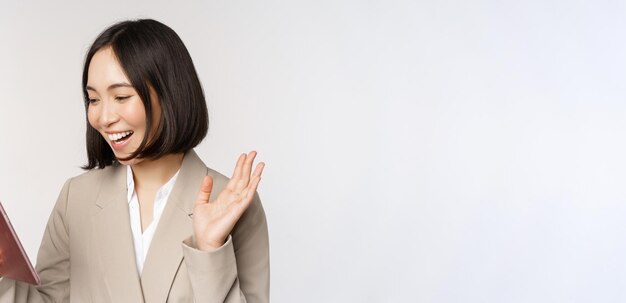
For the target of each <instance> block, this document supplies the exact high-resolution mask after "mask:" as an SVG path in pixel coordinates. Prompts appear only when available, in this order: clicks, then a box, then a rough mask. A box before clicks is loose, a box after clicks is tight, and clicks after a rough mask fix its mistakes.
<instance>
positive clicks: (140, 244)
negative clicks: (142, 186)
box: [126, 165, 180, 275]
mask: <svg viewBox="0 0 626 303" xmlns="http://www.w3.org/2000/svg"><path fill="white" fill-rule="evenodd" d="M126 167H127V169H126V184H127V185H128V187H127V188H128V208H129V211H130V228H131V231H132V233H133V242H134V243H135V260H136V263H137V271H138V272H139V275H141V272H142V271H143V264H144V262H145V261H146V256H147V255H148V249H149V248H150V243H151V242H152V238H153V237H154V232H155V230H156V228H157V226H158V225H159V220H160V219H161V215H162V214H163V210H164V209H165V204H166V203H167V199H168V198H169V196H170V193H171V192H172V188H173V187H174V183H176V178H177V177H178V173H179V172H180V170H178V171H177V172H176V174H174V176H173V177H172V178H171V179H170V180H169V181H167V182H166V183H165V184H164V185H163V186H162V187H161V188H160V189H159V191H158V192H157V193H156V196H155V198H154V210H153V213H152V222H151V223H150V225H149V226H148V228H146V230H144V232H143V233H142V232H141V213H140V210H139V200H138V199H137V193H136V192H135V180H134V179H133V171H132V169H131V168H130V165H127V166H126Z"/></svg>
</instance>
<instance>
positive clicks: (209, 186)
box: [196, 176, 213, 204]
mask: <svg viewBox="0 0 626 303" xmlns="http://www.w3.org/2000/svg"><path fill="white" fill-rule="evenodd" d="M211 191H213V177H211V176H205V177H204V179H202V184H201V185H200V192H199V193H198V198H197V199H196V204H207V203H209V199H210V198H211Z"/></svg>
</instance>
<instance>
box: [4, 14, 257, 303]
mask: <svg viewBox="0 0 626 303" xmlns="http://www.w3.org/2000/svg"><path fill="white" fill-rule="evenodd" d="M83 87H84V91H83V93H84V99H85V100H84V102H85V109H86V115H87V123H88V126H87V134H86V143H87V153H88V163H87V165H85V167H84V168H85V169H86V170H88V171H87V172H86V173H84V174H82V175H80V176H77V177H74V178H71V179H69V180H68V181H67V182H66V183H65V185H64V187H63V189H62V191H61V194H60V196H59V198H58V200H57V203H56V205H55V208H54V210H53V212H52V214H51V216H50V220H49V222H48V227H47V229H46V231H45V234H44V238H43V240H42V244H41V248H40V251H39V254H38V259H37V266H36V268H37V271H38V273H39V275H40V277H41V281H42V283H41V285H38V286H32V285H27V284H24V283H22V282H17V281H13V280H10V279H8V278H0V279H1V280H0V302H69V301H71V302H92V301H96V302H157V301H158V302H191V301H195V302H268V301H269V248H268V235H267V223H266V219H265V213H264V211H263V207H262V206H261V202H260V200H259V197H258V195H257V194H256V189H257V187H258V185H259V182H260V180H261V174H262V172H263V168H264V163H262V162H261V163H258V164H257V165H256V168H255V169H254V171H253V163H254V159H255V157H256V152H254V151H252V152H250V153H248V154H245V153H244V154H242V155H240V156H239V159H238V160H237V163H236V165H235V169H234V172H233V175H232V178H231V179H228V178H226V177H224V176H223V175H221V174H220V173H218V172H216V171H214V170H212V169H210V168H208V167H206V165H205V164H204V163H203V162H202V161H201V160H200V159H199V157H198V156H197V155H196V154H195V152H194V151H193V148H194V147H196V146H197V145H198V144H199V143H200V142H201V141H202V139H203V138H204V137H205V136H206V133H207V130H208V114H207V108H206V102H205V98H204V95H203V93H202V87H201V85H200V81H199V80H198V77H197V75H196V71H195V68H194V66H193V63H192V60H191V57H190V56H189V53H188V52H187V49H186V48H185V46H184V44H183V42H182V41H181V40H180V38H179V37H178V35H177V34H176V33H175V32H174V31H173V30H172V29H170V28H169V27H167V26H166V25H164V24H162V23H159V22H157V21H154V20H137V21H125V22H121V23H118V24H115V25H113V26H111V27H109V28H108V29H106V30H105V31H104V32H103V33H102V34H100V36H99V37H98V38H97V39H96V40H95V42H94V43H93V45H92V46H91V48H90V50H89V52H88V53H87V56H86V60H85V66H84V70H83ZM213 192H216V193H219V194H217V195H212V193H213Z"/></svg>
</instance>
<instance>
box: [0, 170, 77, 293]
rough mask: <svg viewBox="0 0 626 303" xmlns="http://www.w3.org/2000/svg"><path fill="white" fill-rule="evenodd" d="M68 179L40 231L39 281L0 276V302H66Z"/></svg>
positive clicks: (68, 257)
mask: <svg viewBox="0 0 626 303" xmlns="http://www.w3.org/2000/svg"><path fill="white" fill-rule="evenodd" d="M69 187H70V180H68V181H67V182H65V185H63V189H62V190H61V194H60V195H59V198H58V199H57V202H56V205H55V206H54V209H53V210H52V214H51V215H50V218H49V219H48V225H47V227H46V230H45V232H44V236H43V239H42V241H41V246H40V247H39V253H38V254H37V265H36V266H35V269H36V271H37V273H38V274H39V277H40V278H41V285H39V286H33V285H30V284H27V283H23V282H18V281H15V280H11V279H8V278H0V303H35V302H37V303H39V302H42V303H43V302H69V294H70V283H69V278H70V253H69V235H68V226H67V223H66V220H65V216H66V213H67V197H68V192H69Z"/></svg>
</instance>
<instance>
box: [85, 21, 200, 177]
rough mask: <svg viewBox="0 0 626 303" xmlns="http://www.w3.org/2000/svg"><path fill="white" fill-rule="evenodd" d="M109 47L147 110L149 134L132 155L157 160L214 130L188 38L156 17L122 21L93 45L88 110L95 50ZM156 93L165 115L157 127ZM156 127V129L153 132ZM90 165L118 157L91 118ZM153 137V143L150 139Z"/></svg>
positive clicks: (89, 56) (101, 165)
mask: <svg viewBox="0 0 626 303" xmlns="http://www.w3.org/2000/svg"><path fill="white" fill-rule="evenodd" d="M108 47H110V48H111V49H112V50H113V53H114V54H115V56H116V57H117V60H118V62H119V64H120V65H121V67H122V69H123V70H124V72H125V73H126V76H127V77H128V80H129V81H130V84H131V85H132V86H133V88H134V89H135V90H136V91H137V94H138V95H139V97H140V99H141V101H142V103H143V106H144V108H145V112H146V130H147V132H146V135H145V137H144V138H143V140H142V142H141V144H140V145H139V147H138V148H137V150H135V151H134V152H133V153H132V154H131V155H130V156H128V158H124V159H122V160H130V159H133V158H136V157H137V158H144V159H148V158H151V159H158V158H160V157H162V156H164V155H167V154H172V153H184V152H187V151H188V150H190V149H192V148H194V147H196V146H197V145H198V144H200V142H201V141H202V140H203V139H204V137H205V136H206V134H207V132H208V129H209V116H208V110H207V106H206V100H205V98H204V93H203V91H202V86H201V84H200V80H199V79H198V75H197V73H196V70H195V68H194V66H193V62H192V60H191V56H190V55H189V52H188V51H187V48H186V47H185V45H184V44H183V41H182V40H181V39H180V37H178V35H177V34H176V33H175V32H174V31H173V30H172V29H171V28H169V27H168V26H167V25H165V24H163V23H160V22H158V21H155V20H151V19H140V20H134V21H122V22H119V23H116V24H114V25H112V26H111V27H109V28H107V29H105V30H104V31H103V32H102V33H101V34H100V35H99V36H98V38H96V40H95V41H94V43H93V44H92V45H91V48H90V49H89V52H87V56H86V58H85V65H84V68H83V87H82V89H83V96H84V103H85V112H87V111H88V110H89V96H88V94H87V89H86V87H87V80H88V71H89V64H90V63H91V59H92V58H93V56H94V54H95V53H97V52H98V51H99V50H101V49H104V48H108ZM151 89H152V90H153V91H154V92H155V93H156V96H157V98H158V102H159V105H160V106H161V117H160V119H159V121H158V127H157V129H156V130H154V131H153V130H152V124H153V123H155V121H152V105H151V102H150V101H151V98H150V90H151ZM153 132H154V134H153ZM86 137H87V138H86V139H87V140H86V144H87V157H88V164H87V165H85V166H83V169H93V168H96V167H98V168H105V167H106V166H109V165H112V164H113V163H115V162H117V159H116V158H115V155H114V154H113V151H112V150H111V147H110V146H109V144H108V143H107V142H106V140H105V139H104V138H103V137H102V135H101V134H100V133H99V132H98V131H97V130H96V129H94V128H93V127H91V125H90V124H89V121H88V120H87V134H86ZM148 138H151V140H150V141H151V142H149V143H148Z"/></svg>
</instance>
